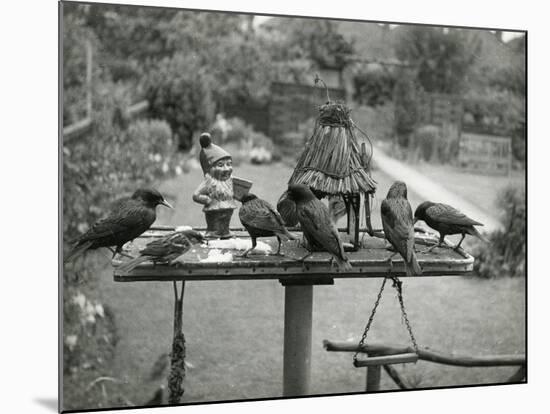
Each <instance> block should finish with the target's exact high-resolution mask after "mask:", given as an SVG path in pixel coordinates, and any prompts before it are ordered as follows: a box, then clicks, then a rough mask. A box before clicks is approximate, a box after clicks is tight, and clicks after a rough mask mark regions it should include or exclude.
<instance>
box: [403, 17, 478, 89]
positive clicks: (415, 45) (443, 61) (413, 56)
mask: <svg viewBox="0 0 550 414" xmlns="http://www.w3.org/2000/svg"><path fill="white" fill-rule="evenodd" d="M399 30H401V33H400V36H399V37H398V41H397V43H396V49H395V52H396V55H397V57H398V58H399V59H401V60H403V61H406V62H408V63H410V64H412V65H414V66H415V67H416V70H417V79H418V82H419V83H420V85H422V87H423V88H424V90H425V91H426V92H436V93H451V94H452V93H458V92H461V91H462V90H463V88H464V86H465V85H464V81H465V79H466V74H467V71H468V68H469V67H470V66H471V65H472V63H473V62H474V59H475V57H476V53H478V51H479V42H478V40H477V39H476V37H475V36H469V35H468V33H467V32H465V31H463V30H461V29H452V28H443V27H426V26H401V27H400V28H399Z"/></svg>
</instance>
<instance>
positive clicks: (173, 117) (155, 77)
mask: <svg viewBox="0 0 550 414" xmlns="http://www.w3.org/2000/svg"><path fill="white" fill-rule="evenodd" d="M208 83H209V75H208V74H207V73H206V70H205V69H204V68H203V67H201V66H200V65H199V64H198V62H197V60H196V59H193V58H192V57H187V56H184V55H182V54H177V55H175V56H174V57H172V58H165V59H163V60H162V61H161V62H160V63H159V65H158V66H157V68H156V70H155V71H152V72H151V73H150V75H149V77H148V78H147V80H146V82H145V97H146V99H147V100H148V101H149V115H150V116H151V117H152V118H158V119H163V120H165V121H166V122H168V124H169V125H170V127H171V129H172V132H173V133H174V135H175V136H176V139H177V142H178V147H179V148H180V149H183V150H188V149H189V148H191V146H192V141H193V136H194V134H195V133H197V132H200V130H202V129H204V128H206V127H207V126H208V125H209V124H210V122H212V121H213V117H214V113H213V112H214V111H213V110H214V108H213V105H212V100H211V96H210V89H209V87H208Z"/></svg>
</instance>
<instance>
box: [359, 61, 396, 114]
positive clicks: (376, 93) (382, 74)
mask: <svg viewBox="0 0 550 414" xmlns="http://www.w3.org/2000/svg"><path fill="white" fill-rule="evenodd" d="M394 85H395V77H394V76H393V75H392V73H391V72H388V71H386V70H371V71H368V72H363V73H359V74H358V75H356V76H355V77H354V78H353V86H354V89H355V93H354V95H353V99H354V100H355V101H356V102H358V103H359V104H361V105H369V106H374V107H375V106H379V105H384V104H385V103H387V102H390V101H391V100H392V99H393V88H394Z"/></svg>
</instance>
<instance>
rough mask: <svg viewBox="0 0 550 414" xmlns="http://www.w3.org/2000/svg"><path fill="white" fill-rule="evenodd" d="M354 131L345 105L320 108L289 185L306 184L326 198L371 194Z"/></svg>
mask: <svg viewBox="0 0 550 414" xmlns="http://www.w3.org/2000/svg"><path fill="white" fill-rule="evenodd" d="M355 128H356V127H355V125H354V123H353V121H352V120H351V118H350V110H349V109H348V108H347V107H346V106H345V105H343V104H341V103H334V102H328V103H326V104H325V105H322V106H321V107H320V108H319V117H318V118H317V121H316V123H315V128H314V131H313V135H312V136H311V137H310V138H309V139H308V141H307V143H306V146H305V148H304V152H303V153H302V155H301V156H300V158H299V159H298V163H297V165H296V168H295V169H294V173H293V174H292V176H291V177H290V180H289V184H295V183H299V184H306V185H308V186H310V187H312V188H313V189H315V190H317V191H318V192H321V193H324V194H330V195H336V194H346V193H373V192H374V191H375V190H376V182H375V181H374V180H373V179H372V178H371V176H370V174H369V172H368V171H367V169H366V167H367V166H366V165H363V163H362V160H361V151H360V147H359V144H358V142H357V138H356V136H355V132H354V131H355Z"/></svg>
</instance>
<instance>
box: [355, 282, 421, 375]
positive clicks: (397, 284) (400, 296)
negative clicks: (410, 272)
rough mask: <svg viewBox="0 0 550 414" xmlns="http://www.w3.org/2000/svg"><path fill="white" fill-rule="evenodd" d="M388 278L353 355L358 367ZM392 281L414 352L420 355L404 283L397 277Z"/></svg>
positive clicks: (381, 287) (383, 284) (381, 288)
mask: <svg viewBox="0 0 550 414" xmlns="http://www.w3.org/2000/svg"><path fill="white" fill-rule="evenodd" d="M387 279H388V278H386V277H385V278H384V280H383V282H382V286H380V291H379V292H378V296H377V297H376V302H374V307H373V308H372V311H371V314H370V316H369V320H368V321H367V326H365V331H364V332H363V336H362V337H361V340H360V341H359V345H358V346H357V351H356V352H355V354H354V355H353V364H354V365H356V363H357V355H359V352H360V351H361V348H362V347H363V345H364V344H365V341H366V339H367V334H368V332H369V329H370V326H371V324H372V321H373V319H374V315H375V314H376V309H377V308H378V304H379V303H380V299H382V292H383V291H384V287H385V286H386V280H387ZM391 280H392V282H393V284H392V287H394V288H395V290H396V291H397V300H398V301H399V306H400V307H401V316H402V318H403V320H404V321H405V326H406V327H407V331H408V332H409V336H410V337H411V341H412V344H413V347H414V351H415V352H416V353H417V354H418V344H417V343H416V338H415V337H414V334H413V331H412V327H411V322H410V321H409V317H408V315H407V311H406V310H405V304H404V303H403V282H402V281H401V280H399V278H398V277H397V276H392V277H391Z"/></svg>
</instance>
